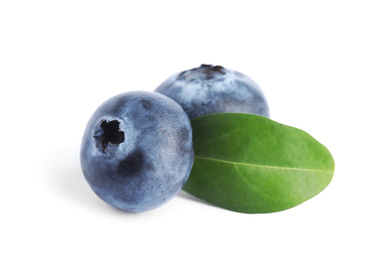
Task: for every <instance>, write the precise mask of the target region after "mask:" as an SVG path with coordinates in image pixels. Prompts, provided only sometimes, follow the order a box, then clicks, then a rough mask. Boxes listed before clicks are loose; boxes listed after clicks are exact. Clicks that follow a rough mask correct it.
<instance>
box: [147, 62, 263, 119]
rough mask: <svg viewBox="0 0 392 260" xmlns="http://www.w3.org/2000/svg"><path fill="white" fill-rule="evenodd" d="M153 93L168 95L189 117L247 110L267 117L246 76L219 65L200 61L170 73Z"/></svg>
mask: <svg viewBox="0 0 392 260" xmlns="http://www.w3.org/2000/svg"><path fill="white" fill-rule="evenodd" d="M155 92H159V93H161V94H163V95H165V96H168V97H170V98H171V99H173V100H174V101H176V102H177V103H178V104H180V105H181V107H182V108H183V109H184V110H185V112H186V113H187V115H188V116H189V118H190V119H192V118H194V117H198V116H202V115H206V114H212V113H230V112H231V113H249V114H257V115H261V116H265V117H269V115H270V114H269V107H268V103H267V100H266V98H265V96H264V94H263V92H262V90H261V88H260V87H259V86H258V85H257V84H256V83H255V82H254V81H253V80H252V79H250V78H249V77H247V76H246V75H244V74H242V73H240V72H238V71H234V70H229V69H226V68H224V67H222V66H213V65H205V64H202V65H201V66H200V67H198V68H194V69H190V70H186V71H183V72H179V73H176V74H174V75H173V76H171V77H169V78H168V79H167V80H165V81H164V82H163V83H162V84H161V85H160V86H158V88H156V89H155Z"/></svg>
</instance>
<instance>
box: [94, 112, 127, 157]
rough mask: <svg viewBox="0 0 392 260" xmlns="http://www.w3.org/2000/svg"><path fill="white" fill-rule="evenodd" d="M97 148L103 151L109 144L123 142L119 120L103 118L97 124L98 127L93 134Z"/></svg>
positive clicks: (123, 137)
mask: <svg viewBox="0 0 392 260" xmlns="http://www.w3.org/2000/svg"><path fill="white" fill-rule="evenodd" d="M94 138H95V141H96V146H97V148H101V149H102V150H103V151H105V149H106V147H107V146H108V145H109V143H110V144H120V143H122V142H124V140H125V136H124V132H123V131H120V122H119V121H117V120H112V121H109V122H108V121H106V120H105V119H103V120H102V121H101V123H100V124H99V129H98V131H97V133H96V134H95V135H94Z"/></svg>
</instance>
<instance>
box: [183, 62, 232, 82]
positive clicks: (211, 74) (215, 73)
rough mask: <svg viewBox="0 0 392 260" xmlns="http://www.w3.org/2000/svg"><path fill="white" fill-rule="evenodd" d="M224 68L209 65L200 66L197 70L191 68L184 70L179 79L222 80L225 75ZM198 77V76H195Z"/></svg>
mask: <svg viewBox="0 0 392 260" xmlns="http://www.w3.org/2000/svg"><path fill="white" fill-rule="evenodd" d="M225 74H226V71H225V68H224V67H222V66H219V65H217V66H214V65H211V64H201V65H200V67H198V68H193V69H191V70H186V71H183V72H182V73H180V75H179V78H182V79H185V80H190V81H192V80H195V79H204V80H211V79H219V78H222V75H225ZM197 75H198V76H197Z"/></svg>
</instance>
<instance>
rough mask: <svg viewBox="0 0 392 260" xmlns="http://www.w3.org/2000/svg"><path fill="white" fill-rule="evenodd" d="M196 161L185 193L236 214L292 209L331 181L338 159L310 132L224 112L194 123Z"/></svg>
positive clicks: (207, 116) (254, 117) (258, 118)
mask: <svg viewBox="0 0 392 260" xmlns="http://www.w3.org/2000/svg"><path fill="white" fill-rule="evenodd" d="M191 124H192V129H193V141H194V150H195V160H194V165H193V169H192V172H191V174H190V177H189V179H188V181H187V183H186V184H185V186H184V188H183V189H184V190H185V191H186V192H188V193H190V194H192V195H194V196H196V197H198V198H200V199H202V200H205V201H207V202H209V203H211V204H214V205H217V206H219V207H222V208H226V209H229V210H233V211H238V212H246V213H267V212H276V211H281V210H285V209H288V208H291V207H294V206H296V205H298V204H300V203H302V202H304V201H306V200H308V199H310V198H312V197H313V196H315V195H316V194H318V193H319V192H320V191H322V190H323V189H324V188H325V187H326V186H327V185H328V184H329V182H330V181H331V180H332V177H333V172H334V167H335V164H334V160H333V158H332V155H331V154H330V152H329V151H328V149H327V148H325V147H324V146H323V145H322V144H320V143H319V142H318V141H317V140H315V139H314V138H313V137H312V136H310V135H309V134H307V133H306V132H304V131H302V130H299V129H297V128H293V127H290V126H286V125H283V124H280V123H277V122H275V121H273V120H270V119H268V118H266V117H262V116H258V115H251V114H237V113H221V114H210V115H206V116H202V117H198V118H195V119H193V120H192V121H191Z"/></svg>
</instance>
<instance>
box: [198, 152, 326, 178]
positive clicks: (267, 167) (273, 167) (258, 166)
mask: <svg viewBox="0 0 392 260" xmlns="http://www.w3.org/2000/svg"><path fill="white" fill-rule="evenodd" d="M195 159H200V160H206V161H213V162H220V163H227V164H233V165H236V166H238V165H243V166H250V167H257V168H264V169H278V170H293V171H303V172H320V173H324V174H331V175H332V174H333V171H324V170H316V169H306V168H295V167H292V168H291V167H281V166H270V165H258V164H253V163H242V162H231V161H227V160H222V159H216V158H210V157H203V156H195Z"/></svg>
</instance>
